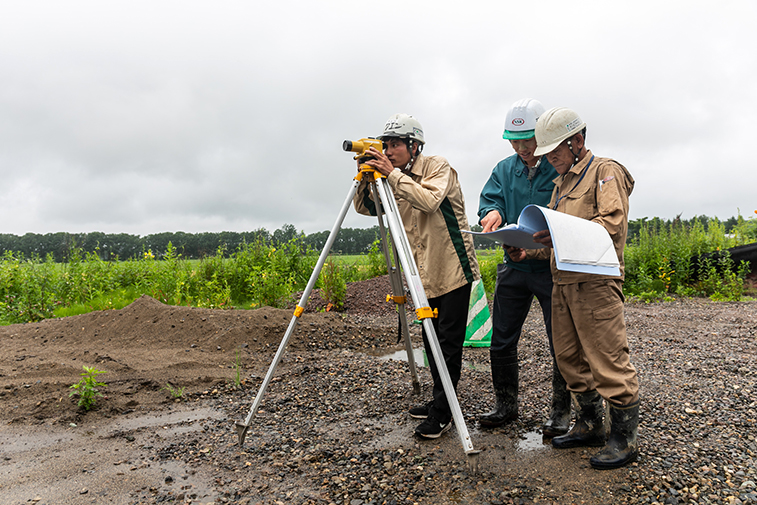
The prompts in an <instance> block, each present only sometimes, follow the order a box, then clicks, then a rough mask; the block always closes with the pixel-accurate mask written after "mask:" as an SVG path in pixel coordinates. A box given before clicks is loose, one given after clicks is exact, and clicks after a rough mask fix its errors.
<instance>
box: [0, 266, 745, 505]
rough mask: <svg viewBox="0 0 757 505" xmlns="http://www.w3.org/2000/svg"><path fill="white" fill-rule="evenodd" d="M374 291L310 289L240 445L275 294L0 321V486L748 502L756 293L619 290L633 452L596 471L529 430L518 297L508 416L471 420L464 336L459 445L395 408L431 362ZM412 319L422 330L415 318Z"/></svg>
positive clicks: (379, 287) (282, 326)
mask: <svg viewBox="0 0 757 505" xmlns="http://www.w3.org/2000/svg"><path fill="white" fill-rule="evenodd" d="M389 292H390V288H389V283H388V279H387V278H386V277H381V278H377V279H373V280H370V281H365V282H359V283H351V284H349V285H348V290H347V300H346V302H345V307H344V311H343V312H334V311H326V310H325V309H326V304H325V303H324V302H323V301H322V300H321V299H320V296H319V294H318V293H317V292H315V293H313V296H312V298H311V302H310V303H309V304H308V308H307V310H306V311H305V313H304V314H303V315H302V316H301V317H300V318H298V319H297V325H296V328H295V330H294V332H293V334H292V337H291V339H290V341H289V345H288V347H287V349H286V351H285V352H284V353H283V354H282V359H281V361H280V362H279V364H278V367H277V369H276V374H275V376H274V378H273V380H272V382H271V385H270V386H269V388H268V391H267V392H266V394H265V396H264V397H263V402H262V404H261V407H260V409H259V410H258V412H257V414H256V416H255V417H254V418H252V420H251V425H250V428H249V430H248V431H247V436H246V439H245V442H244V444H243V445H240V444H239V437H238V435H237V432H236V430H235V428H234V422H235V421H238V420H244V419H245V418H246V416H247V414H248V412H249V411H250V408H251V405H252V401H253V399H254V397H255V394H256V392H257V388H258V387H259V386H260V384H261V383H262V380H263V377H265V375H266V373H267V372H268V370H269V366H270V365H271V363H272V361H273V359H274V355H275V354H276V351H277V349H278V347H279V344H280V342H281V340H282V337H283V336H284V335H285V333H286V331H287V327H288V325H289V324H290V322H291V320H292V310H291V309H273V308H269V307H264V308H261V309H258V310H209V309H198V308H187V307H175V306H167V305H164V304H161V303H160V302H158V301H156V300H154V299H152V298H149V297H142V298H140V299H138V300H136V301H135V302H134V303H132V304H131V305H129V306H128V307H125V308H124V309H121V310H108V311H102V312H93V313H90V314H85V315H81V316H75V317H69V318H62V319H55V320H46V321H42V322H39V323H31V324H23V325H12V326H6V327H2V328H0V405H1V406H2V408H0V426H2V428H0V454H1V456H0V502H2V503H4V504H22V503H23V504H28V503H36V504H65V503H97V504H99V503H118V504H121V503H123V504H138V503H140V504H141V503H149V504H152V503H193V504H196V503H203V504H207V503H240V504H248V503H276V504H281V503H287V504H288V503H313V504H316V503H317V504H331V503H333V504H338V505H343V504H348V505H367V504H384V503H386V504H405V503H407V504H414V503H418V504H423V503H428V504H437V503H491V504H493V505H497V504H500V503H559V504H563V503H584V504H594V503H596V504H600V503H655V502H658V503H691V502H693V503H728V502H729V500H730V502H731V503H738V502H739V501H741V502H743V503H748V502H749V503H750V500H753V501H754V502H757V494H755V492H754V490H755V484H754V483H755V481H757V468H756V467H755V459H754V454H755V453H757V446H756V445H755V438H754V437H755V434H756V433H757V429H755V428H756V427H755V423H756V421H755V418H757V414H756V413H755V409H757V406H756V405H755V401H754V398H755V382H756V377H757V367H755V365H754V363H755V357H756V356H755V355H756V354H757V342H756V340H757V339H756V335H757V302H740V303H721V304H716V303H712V302H709V301H703V300H684V301H678V302H674V303H668V304H649V305H645V304H630V303H629V304H627V305H626V316H627V322H628V333H629V344H630V347H631V355H632V361H633V362H634V364H635V366H636V367H637V368H638V370H639V376H640V382H641V387H642V409H641V411H642V415H641V417H642V424H641V427H640V430H639V439H640V444H641V452H640V457H639V461H638V462H636V463H634V464H633V465H629V466H628V467H626V468H623V469H619V470H613V471H605V472H599V471H595V470H592V469H591V468H590V467H589V465H588V458H589V457H590V456H591V455H592V454H593V453H594V452H595V450H594V449H570V450H563V451H557V450H553V449H552V448H551V446H550V444H549V441H548V440H543V439H542V437H541V435H540V431H539V427H540V425H541V423H542V422H543V420H544V419H545V416H546V415H547V413H548V409H549V405H548V401H549V394H550V388H551V384H550V372H551V361H550V357H549V351H548V348H547V345H546V336H545V332H544V327H543V323H542V322H541V320H540V310H538V308H536V306H535V308H534V310H532V311H531V315H530V316H529V318H528V320H527V321H526V325H525V327H524V332H523V336H522V338H521V345H520V350H519V354H520V363H521V392H520V417H519V419H518V420H517V421H516V422H514V423H511V424H510V425H508V426H506V427H503V428H498V429H494V430H483V429H481V428H480V427H479V426H478V425H477V423H476V416H477V415H478V414H480V413H483V412H486V411H487V410H488V409H489V408H490V407H491V400H492V390H491V380H490V375H489V370H488V349H487V348H469V347H466V348H465V353H464V360H465V370H464V372H463V377H462V379H461V382H460V385H459V388H458V397H459V401H460V405H461V408H462V410H463V413H464V416H465V420H466V425H467V428H468V431H469V432H470V435H471V440H472V443H473V446H474V448H475V449H476V450H480V451H481V453H480V454H479V455H478V456H473V455H470V456H468V455H466V454H465V453H464V451H463V446H462V443H461V440H460V439H459V437H458V433H457V432H456V430H455V429H453V430H451V431H450V432H449V433H447V434H446V435H444V436H443V437H441V438H440V439H438V440H435V441H421V440H418V439H417V438H415V437H414V436H413V429H414V427H415V424H416V421H413V420H411V419H410V418H409V417H408V416H407V414H406V410H407V408H408V407H410V406H413V405H415V404H419V403H422V402H424V401H426V400H427V399H428V397H429V395H430V389H431V379H430V374H429V372H428V369H427V368H425V367H420V368H419V374H420V379H421V386H422V394H421V396H420V397H419V396H415V395H414V394H413V387H412V384H411V377H410V373H409V367H408V364H407V362H406V361H402V360H401V355H402V353H398V354H397V352H398V351H401V350H402V349H403V347H401V346H398V345H397V329H398V318H397V314H396V311H395V308H394V306H393V305H391V304H388V303H387V302H385V301H384V300H385V297H386V294H387V293H389ZM407 317H408V319H409V320H410V321H411V322H412V321H413V320H414V319H415V316H414V314H413V312H412V307H408V314H407ZM411 334H412V340H413V343H414V346H415V347H416V348H417V349H421V348H422V344H421V338H420V327H419V326H418V325H416V324H411ZM418 360H419V361H420V362H422V356H420V357H419V358H418ZM83 366H89V367H95V368H97V369H98V370H102V371H105V372H106V373H104V374H102V375H100V376H99V379H100V380H102V381H103V382H104V383H105V384H106V387H104V388H102V389H101V391H102V393H103V395H104V396H103V397H102V398H99V399H98V401H97V404H96V406H95V408H94V409H93V410H90V411H88V412H87V411H84V410H83V409H82V408H80V407H78V406H77V399H76V397H73V398H71V397H69V393H70V392H71V391H73V390H71V389H70V386H71V385H72V384H74V383H76V382H77V381H78V380H79V378H80V374H81V373H82V371H83V370H82V367H83ZM171 390H173V392H174V394H172V393H171ZM179 392H181V396H180V397H177V396H178V393H179Z"/></svg>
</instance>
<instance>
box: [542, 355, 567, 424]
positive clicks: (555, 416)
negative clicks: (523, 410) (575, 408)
mask: <svg viewBox="0 0 757 505" xmlns="http://www.w3.org/2000/svg"><path fill="white" fill-rule="evenodd" d="M568 428H570V391H568V383H567V382H565V379H563V376H562V374H561V373H560V369H559V368H557V363H555V361H554V360H553V361H552V409H551V411H550V413H549V419H547V422H545V423H544V426H542V430H541V432H542V435H544V436H545V437H557V436H560V435H564V434H566V433H567V432H568Z"/></svg>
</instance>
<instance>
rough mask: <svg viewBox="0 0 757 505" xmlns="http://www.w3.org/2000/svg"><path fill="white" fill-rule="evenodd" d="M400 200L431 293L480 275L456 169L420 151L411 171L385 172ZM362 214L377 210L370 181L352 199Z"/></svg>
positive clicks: (443, 291) (433, 295)
mask: <svg viewBox="0 0 757 505" xmlns="http://www.w3.org/2000/svg"><path fill="white" fill-rule="evenodd" d="M387 180H388V182H389V185H390V186H391V188H392V191H393V192H394V197H395V198H396V200H397V207H398V208H399V212H400V217H401V218H402V223H403V225H404V227H405V232H406V234H407V238H408V241H409V242H410V246H411V247H412V248H413V256H414V258H415V262H416V264H417V265H418V272H419V275H420V278H421V282H422V283H423V287H424V289H425V291H426V297H427V298H436V297H439V296H441V295H444V294H447V293H449V292H450V291H452V290H455V289H457V288H459V287H461V286H464V285H465V284H468V283H470V282H473V281H474V280H476V279H478V278H479V276H480V275H479V270H478V261H477V260H476V252H475V250H474V248H473V238H472V236H471V235H470V234H468V233H462V232H461V231H460V230H469V229H470V228H469V226H468V218H467V217H466V214H465V199H464V198H463V192H462V190H461V189H460V182H459V181H458V179H457V172H455V170H454V169H453V168H452V167H451V166H450V165H449V163H448V162H447V160H446V159H444V158H443V157H441V156H423V155H422V154H419V155H418V157H417V158H416V160H415V162H414V163H413V166H412V167H411V168H410V171H409V172H402V171H400V170H394V171H393V172H392V173H391V174H389V176H388V177H387ZM353 203H354V206H355V210H357V211H358V212H359V213H360V214H365V215H371V216H375V215H376V207H375V205H374V202H373V198H372V196H371V194H370V190H369V187H368V183H367V182H365V180H364V181H363V182H361V183H360V186H359V187H358V191H357V193H356V194H355V198H354V200H353Z"/></svg>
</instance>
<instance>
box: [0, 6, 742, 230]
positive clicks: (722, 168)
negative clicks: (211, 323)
mask: <svg viewBox="0 0 757 505" xmlns="http://www.w3.org/2000/svg"><path fill="white" fill-rule="evenodd" d="M756 21H757V3H756V2H753V1H748V0H744V1H728V0H723V1H720V2H704V1H696V0H694V1H692V0H687V1H667V0H666V1H659V0H657V1H646V0H642V1H638V0H636V1H632V2H630V1H629V2H623V1H613V2H608V1H597V2H588V1H587V2H583V1H577V2H565V1H550V0H545V1H532V2H510V1H505V0H490V1H484V2H479V1H467V2H460V1H454V2H452V1H446V0H435V1H413V0H406V1H403V2H393V1H385V0H382V1H381V2H375V3H372V2H355V1H322V2H314V1H306V0H303V1H285V0H278V1H276V2H261V1H252V2H232V1H228V2H225V1H218V2H207V1H206V2H199V1H187V0H182V1H159V0H151V1H149V2H139V1H129V2H115V1H114V2H102V1H93V2H83V1H76V0H69V1H66V2H60V1H57V0H56V1H50V2H41V1H30V2H16V1H9V0H7V1H6V0H0V70H1V72H2V77H0V170H2V184H1V185H0V216H2V226H0V233H13V234H17V235H22V234H24V233H27V232H32V233H48V232H58V231H66V232H91V231H102V232H105V233H131V234H136V235H147V234H150V233H158V232H163V231H185V232H192V233H194V232H204V231H214V232H218V231H250V230H255V229H259V228H266V229H267V230H269V231H274V230H276V229H278V228H281V227H282V226H283V225H284V224H292V225H294V226H295V228H297V230H300V231H304V232H305V233H312V232H316V231H322V230H328V229H331V227H332V226H333V224H334V221H335V219H336V218H337V216H338V214H339V210H340V208H341V206H342V203H343V202H344V199H345V197H346V196H347V194H348V191H349V190H350V187H351V184H352V177H353V176H354V171H355V165H354V161H353V160H352V155H351V154H350V153H345V152H344V151H342V149H341V146H342V141H343V140H345V139H359V138H361V137H368V136H375V135H378V134H380V133H381V130H382V127H383V125H384V123H385V122H386V119H387V118H388V117H389V116H391V115H392V114H394V113H396V112H406V113H409V114H412V115H414V116H415V117H416V118H418V119H419V121H420V122H421V123H422V124H423V126H424V129H425V135H426V148H425V151H424V152H425V153H426V154H438V155H442V156H444V157H446V158H447V159H448V160H449V161H450V164H451V165H452V166H453V167H454V168H455V169H456V170H457V171H458V173H459V174H460V180H461V183H462V185H463V190H464V192H465V196H466V203H467V211H468V216H469V219H470V220H471V224H474V223H475V222H476V221H477V216H476V212H477V209H478V195H479V192H480V190H481V188H482V187H483V185H484V183H485V182H486V180H487V179H488V177H489V175H490V173H491V170H492V168H493V167H494V166H495V165H496V163H497V162H498V161H499V160H500V159H502V158H504V157H507V156H509V155H511V154H512V153H513V151H512V149H511V147H510V146H509V143H507V141H505V140H502V130H503V127H504V119H505V113H506V111H507V109H508V107H509V106H510V105H511V104H512V103H513V102H515V101H516V100H518V99H521V98H526V97H531V98H536V99H538V100H540V101H541V102H542V103H543V104H544V105H545V107H547V108H551V107H555V106H566V107H569V108H572V109H574V110H575V111H576V112H577V113H578V114H579V115H580V116H581V117H582V119H583V120H584V121H585V122H586V123H587V125H588V132H587V133H588V135H587V136H588V138H587V145H588V147H589V148H590V149H591V150H592V151H593V153H594V154H595V155H597V156H604V157H610V158H614V159H616V160H617V161H619V162H620V163H622V164H623V165H625V166H626V167H627V168H628V169H629V171H630V172H631V174H632V175H633V176H634V178H635V179H636V188H635V190H634V192H633V194H632V196H631V215H630V217H631V219H636V218H640V217H645V216H646V217H655V216H657V217H662V218H666V219H672V218H674V217H675V216H676V215H678V214H681V215H682V217H683V218H691V217H693V216H695V215H708V216H717V217H719V218H721V219H727V218H729V217H731V216H735V215H737V213H738V212H739V211H740V212H741V214H742V215H743V216H745V217H748V218H749V217H751V218H757V216H755V214H754V211H755V209H757V189H756V188H757V170H756V168H757V167H756V163H755V161H754V160H755V157H754V156H753V155H752V153H751V152H750V151H749V150H747V151H746V152H745V151H744V149H745V148H746V147H749V146H754V145H755V142H757V140H756V139H757V83H756V80H757V51H755V48H756V47H757V29H755V22H756ZM375 224H376V222H375V218H373V219H372V218H368V217H364V216H359V215H357V214H356V213H355V212H354V210H350V212H349V213H348V216H347V219H346V221H345V223H344V226H345V227H360V228H362V227H370V226H373V225H375Z"/></svg>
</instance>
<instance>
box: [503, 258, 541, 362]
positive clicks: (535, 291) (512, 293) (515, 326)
mask: <svg viewBox="0 0 757 505" xmlns="http://www.w3.org/2000/svg"><path fill="white" fill-rule="evenodd" d="M534 296H536V299H537V300H539V305H541V312H542V314H543V315H544V325H545V326H546V329H547V340H549V352H550V354H552V357H553V358H554V356H555V350H554V346H553V345H552V273H551V272H550V271H546V272H540V273H530V272H521V271H520V270H515V269H513V268H510V267H508V266H507V265H506V264H504V263H500V264H499V265H497V284H496V286H495V288H494V307H493V311H492V312H493V313H492V345H491V352H492V353H493V354H497V355H500V356H514V357H516V359H517V355H518V341H519V340H520V333H521V329H522V328H523V323H524V322H525V321H526V317H527V316H528V311H529V310H530V309H531V302H532V301H533V299H534Z"/></svg>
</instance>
